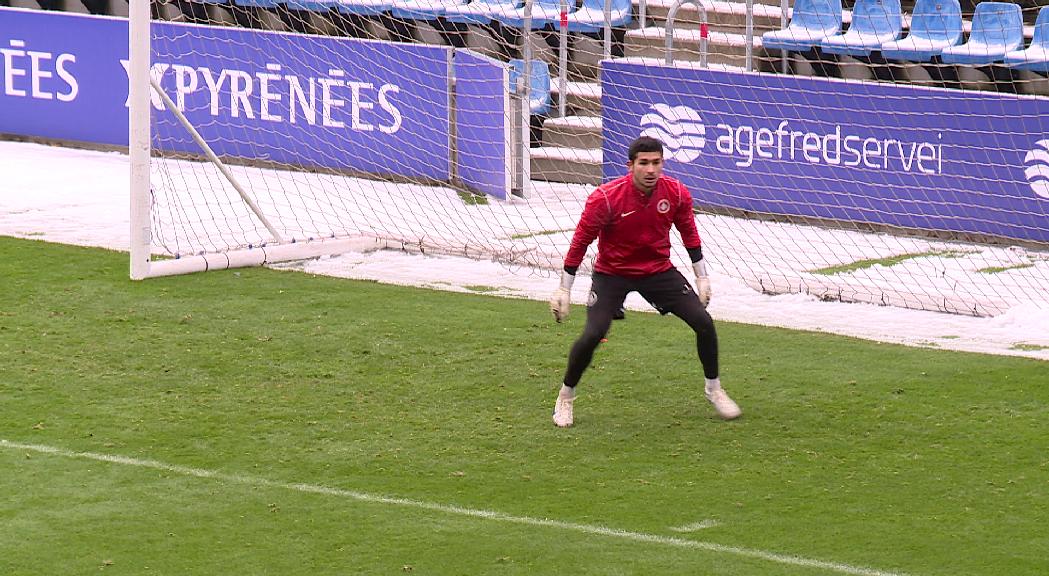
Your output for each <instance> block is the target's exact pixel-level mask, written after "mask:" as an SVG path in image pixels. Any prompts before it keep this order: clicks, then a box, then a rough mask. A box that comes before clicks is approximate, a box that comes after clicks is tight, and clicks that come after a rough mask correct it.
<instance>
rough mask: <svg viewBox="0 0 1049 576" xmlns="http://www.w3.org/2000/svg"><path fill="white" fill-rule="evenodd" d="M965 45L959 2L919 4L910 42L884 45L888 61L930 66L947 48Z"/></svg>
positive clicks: (930, 0)
mask: <svg viewBox="0 0 1049 576" xmlns="http://www.w3.org/2000/svg"><path fill="white" fill-rule="evenodd" d="M961 41H962V8H961V5H960V4H959V2H958V0H918V3H917V4H915V6H914V13H913V14H912V15H911V27H910V34H908V35H907V37H906V38H903V39H901V40H896V41H894V42H887V43H885V44H882V45H881V55H882V57H884V58H885V59H887V60H907V61H909V62H929V61H930V60H932V58H933V56H939V55H940V53H941V52H943V50H944V48H948V47H950V46H957V45H958V43H960V42H961Z"/></svg>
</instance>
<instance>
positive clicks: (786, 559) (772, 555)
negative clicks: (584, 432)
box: [0, 439, 906, 576]
mask: <svg viewBox="0 0 1049 576" xmlns="http://www.w3.org/2000/svg"><path fill="white" fill-rule="evenodd" d="M0 448H4V449H8V450H23V451H27V452H35V453H37V454H49V455H52V456H60V457H63V458H74V459H78V460H93V461H95V462H108V463H111V464H120V465H123V466H133V467H136V468H146V469H150V470H160V471H163V472H170V473H173V474H178V475H181V476H192V477H196V478H207V479H211V480H218V481H220V482H228V483H232V484H241V485H246V486H254V487H265V488H279V489H282V490H291V491H295V492H301V493H305V494H319V495H324V496H333V497H337V498H345V499H349V500H356V501H358V502H367V503H372V504H387V505H392V506H401V507H404V508H414V509H418V510H430V511H433V512H440V513H443V514H454V515H457V516H467V517H470V518H479V519H483V520H491V521H496V522H505V523H508V524H519V525H524V526H537V527H544V528H555V529H559V530H567V531H571V532H578V533H582V534H590V535H595V536H605V537H609V538H617V539H621V540H629V541H632V542H642V543H647V544H659V545H663V546H671V547H674V548H685V549H693V550H703V551H706V552H713V553H717V554H728V555H732V556H739V557H742V558H751V559H755V560H763V561H766V562H772V563H776V564H784V565H788V566H798V567H802V568H812V569H819V570H825V571H827V572H833V573H837V574H849V575H853V576H906V575H905V574H904V573H902V572H888V571H884V570H877V569H874V568H868V567H864V566H853V565H850V564H843V563H840V562H830V561H826V560H816V559H813V558H804V557H802V556H795V555H791V554H780V553H776V552H767V551H765V550H759V549H756V548H745V547H741V546H729V545H726V544H716V543H713V542H702V541H697V540H687V539H684V538H675V537H672V536H661V535H659V534H648V533H645V532H632V531H629V530H620V529H617V528H609V527H607V526H600V525H596V524H577V523H575V522H564V521H561V520H551V519H548V518H532V517H529V516H513V515H510V514H505V513H503V512H498V511H495V510H484V509H479V508H465V507H462V506H455V505H451V504H438V503H435V502H426V501H424V500H412V499H409V498H397V497H393V496H383V495H380V494H369V493H366V492H357V491H355V490H345V489H342V488H331V487H328V486H320V485H316V484H300V483H290V482H278V481H275V480H267V479H266V478H259V477H255V476H243V475H239V474H226V473H223V472H218V471H215V470H207V469H203V468H191V467H187V466H179V465H177V464H167V463H165V462H160V461H157V460H146V459H140V458H129V457H127V456H119V455H113V454H100V453H96V452H75V451H72V450H66V449H64V448H58V447H54V446H46V445H41V444H24V443H21V442H12V441H9V440H4V439H0Z"/></svg>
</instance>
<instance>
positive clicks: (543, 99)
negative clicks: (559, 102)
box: [509, 58, 553, 116]
mask: <svg viewBox="0 0 1049 576" xmlns="http://www.w3.org/2000/svg"><path fill="white" fill-rule="evenodd" d="M531 68H532V69H531V76H532V78H531V81H530V82H529V83H528V107H529V109H530V110H531V111H532V115H533V116H545V115H547V114H549V113H550V109H551V107H552V103H553V99H552V98H551V95H550V66H549V65H548V64H547V63H546V62H543V61H542V60H532V67H531ZM521 74H524V60H521V59H520V58H515V59H513V60H511V61H510V83H509V88H510V92H514V91H515V90H517V80H518V79H519V78H520V77H521Z"/></svg>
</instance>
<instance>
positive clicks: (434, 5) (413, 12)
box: [390, 0, 468, 20]
mask: <svg viewBox="0 0 1049 576" xmlns="http://www.w3.org/2000/svg"><path fill="white" fill-rule="evenodd" d="M467 2H468V0H393V8H392V9H391V10H390V15H391V16H393V17H394V18H404V19H405V20H436V19H437V18H439V17H441V16H444V12H445V11H446V10H447V9H448V8H454V7H456V6H463V5H465V4H466V3H467Z"/></svg>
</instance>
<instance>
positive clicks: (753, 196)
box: [130, 0, 1049, 315]
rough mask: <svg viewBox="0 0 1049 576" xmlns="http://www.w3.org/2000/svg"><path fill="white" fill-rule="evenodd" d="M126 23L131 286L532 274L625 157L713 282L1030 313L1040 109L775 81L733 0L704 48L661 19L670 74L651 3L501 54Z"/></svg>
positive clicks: (280, 23)
mask: <svg viewBox="0 0 1049 576" xmlns="http://www.w3.org/2000/svg"><path fill="white" fill-rule="evenodd" d="M137 4H138V3H137V2H132V30H131V46H132V57H131V64H130V66H131V68H133V69H134V68H135V67H136V65H137V66H138V69H140V70H148V72H147V73H146V76H147V80H146V84H147V85H143V83H142V82H141V76H140V77H139V79H140V81H139V82H137V83H136V81H135V75H134V72H132V74H131V77H132V89H131V97H130V105H131V108H132V116H133V118H135V117H136V115H138V116H137V117H138V118H139V119H140V120H141V119H142V118H143V117H144V118H146V119H147V121H146V122H141V121H140V122H139V123H137V124H135V123H134V121H133V124H134V126H133V132H132V133H133V135H134V134H135V127H136V126H137V128H138V129H139V137H140V138H143V140H142V141H144V142H148V145H147V146H146V147H145V149H144V150H143V149H141V148H140V149H138V152H139V156H138V161H137V162H133V163H134V164H135V165H136V166H137V167H138V170H139V171H138V172H137V174H138V175H139V176H138V177H137V179H135V180H134V181H135V186H134V188H135V190H136V198H137V199H138V200H137V204H136V205H135V206H136V207H135V208H134V209H133V226H132V233H133V245H138V246H139V249H138V251H137V252H135V251H133V276H136V277H146V276H152V275H160V274H173V273H182V272H189V271H196V270H203V269H216V268H224V267H230V266H239V265H251V264H261V263H269V262H275V261H279V260H286V259H298V258H307V257H312V256H316V255H321V254H336V253H339V252H342V251H347V250H365V249H367V250H370V249H399V250H413V251H418V252H423V253H431V254H450V255H457V256H464V257H468V258H475V259H484V260H497V261H500V262H503V263H505V264H506V265H507V266H509V267H511V269H513V270H514V271H515V272H517V273H519V274H536V275H546V276H550V275H552V274H554V273H556V270H557V269H559V268H560V265H561V260H562V258H563V256H564V253H565V251H566V250H567V247H568V243H569V241H570V239H571V235H572V231H573V229H574V226H575V223H576V221H577V219H578V217H579V214H580V212H581V210H582V206H583V203H584V201H585V199H586V196H587V195H588V194H589V193H590V192H591V191H592V190H593V188H594V186H595V185H597V184H599V183H601V182H602V181H607V180H609V179H611V178H614V177H616V176H619V175H622V174H624V173H626V167H625V164H626V162H627V159H626V156H625V153H626V147H627V145H628V144H629V142H630V141H631V140H632V139H633V138H635V137H637V136H638V135H641V134H648V135H653V136H656V137H659V138H660V139H662V140H663V141H664V143H665V145H666V148H665V156H666V159H667V164H666V172H667V174H668V175H671V176H674V177H676V178H679V179H681V180H682V181H683V182H685V184H686V185H687V186H688V187H689V188H690V190H691V191H692V193H693V196H694V198H695V200H696V218H697V224H698V226H699V229H700V234H701V236H702V237H703V240H704V246H705V250H704V252H705V254H706V255H707V257H708V259H709V262H710V265H709V267H710V269H711V270H712V272H713V273H714V274H715V275H718V276H721V278H723V279H724V280H725V281H729V280H731V281H737V282H739V283H741V284H743V285H746V286H748V287H750V288H751V289H753V290H757V291H762V292H766V293H770V294H780V293H805V294H811V295H815V296H817V297H820V298H824V299H834V300H845V301H860V302H871V303H876V304H885V305H895V306H904V307H910V308H919V309H929V310H941V311H947V312H956V313H964V314H976V315H993V314H997V313H1000V312H1002V311H1004V310H1007V309H1009V308H1011V307H1013V306H1015V305H1017V304H1020V303H1026V302H1033V303H1035V305H1038V306H1049V302H1047V300H1049V299H1047V297H1046V294H1049V249H1047V246H1049V219H1047V214H1049V192H1047V191H1046V190H1047V187H1046V184H1045V182H1046V181H1049V180H1047V178H1049V168H1046V166H1049V137H1047V136H1046V133H1047V132H1049V101H1047V100H1046V99H1045V98H1044V97H1041V96H1036V95H1025V94H1015V93H1011V94H1003V93H1000V92H998V91H990V90H986V89H985V90H978V89H964V88H963V87H958V88H942V87H936V86H929V85H928V84H929V83H928V82H924V83H909V82H906V81H903V80H901V81H899V82H884V81H882V82H876V80H877V78H876V77H875V76H874V75H872V76H871V78H870V79H868V80H858V81H857V80H850V81H842V80H841V79H835V78H830V79H828V78H813V77H809V76H802V75H796V74H783V73H782V72H781V69H780V65H781V60H779V54H778V53H775V52H772V51H765V50H762V49H761V46H760V35H761V33H762V32H763V31H767V30H770V29H773V28H776V27H778V25H779V22H780V16H779V13H778V12H777V10H778V6H763V5H761V4H759V5H758V6H757V7H756V8H754V14H755V18H754V21H753V22H752V26H754V28H753V30H754V32H753V37H755V38H757V40H756V44H755V46H753V47H752V48H753V52H752V53H751V54H746V52H745V51H743V50H742V49H741V48H740V46H741V45H740V44H739V42H742V41H744V40H745V39H746V38H747V37H748V34H747V32H746V28H745V27H744V25H743V24H742V23H741V22H742V21H741V20H740V15H739V14H740V8H741V7H743V6H745V5H746V3H745V2H736V3H729V4H733V5H734V8H731V9H730V10H729V12H730V13H731V14H732V15H733V16H732V18H734V20H732V21H731V23H730V21H729V20H728V16H724V15H720V16H719V13H717V12H709V13H707V14H706V18H707V20H708V21H709V22H710V23H711V24H712V26H711V28H710V30H712V31H711V32H710V33H709V35H708V34H707V32H702V33H700V30H701V29H702V30H707V26H706V25H705V24H704V25H701V24H700V20H702V18H701V17H700V13H699V11H697V10H695V9H694V6H692V7H691V8H689V7H688V6H686V7H683V8H681V9H680V11H678V13H677V14H678V16H677V23H678V24H677V31H676V32H675V33H674V41H675V42H678V43H683V45H682V46H679V47H678V48H675V51H674V54H675V57H676V58H678V59H679V60H678V61H676V62H675V63H674V64H671V65H666V64H665V62H664V59H663V58H662V57H658V58H657V57H655V56H654V55H656V54H661V55H665V52H658V51H656V52H653V51H652V50H656V48H662V46H658V47H655V48H654V46H655V43H654V42H653V38H656V43H659V44H660V45H661V44H662V43H663V42H664V41H665V39H666V37H665V30H664V31H663V33H662V35H660V33H659V30H661V29H663V28H662V27H665V25H666V21H667V19H668V17H669V12H670V10H671V8H672V5H673V2H651V3H648V4H647V16H646V20H645V21H644V22H640V21H638V20H637V16H638V10H637V8H638V7H637V6H634V7H633V8H632V12H629V13H630V15H631V18H632V19H631V20H630V21H629V22H627V23H624V24H622V25H621V26H619V27H618V28H616V30H615V33H614V34H610V35H609V37H610V38H611V49H609V47H608V46H607V45H606V43H605V35H604V33H603V30H602V29H601V28H600V27H599V28H598V29H597V31H594V30H593V29H586V28H573V27H572V26H571V24H570V23H571V20H568V19H566V18H560V19H558V18H555V19H554V20H553V21H552V22H551V23H549V24H544V25H543V26H545V28H543V27H539V29H537V30H535V31H533V32H531V33H529V34H525V35H523V36H522V35H521V34H520V33H516V32H515V31H514V30H513V29H512V27H511V26H509V25H506V24H503V25H502V26H500V25H498V24H496V23H495V22H494V21H492V22H487V23H485V22H480V23H479V22H478V21H474V20H470V19H469V18H465V17H463V18H460V19H459V20H461V21H457V19H456V18H452V17H450V16H449V14H451V13H450V12H447V10H448V7H449V6H453V5H459V3H455V2H449V3H443V4H441V6H442V8H441V10H445V12H442V13H443V14H444V17H443V19H440V20H439V19H437V18H433V19H427V18H423V17H420V16H419V14H423V13H424V9H425V8H427V7H429V8H433V5H434V4H435V3H434V2H411V1H408V2H398V3H392V4H391V5H390V6H388V7H384V8H382V9H379V10H374V11H371V12H369V11H368V10H366V9H363V8H360V9H357V8H350V7H349V6H350V5H351V4H353V5H358V4H360V5H363V0H362V2H361V3H357V2H327V3H326V2H308V3H279V4H266V3H264V2H263V3H258V2H252V3H244V4H242V3H232V4H224V5H217V4H190V3H183V4H179V5H176V4H165V3H161V4H158V5H157V6H158V8H157V9H156V10H155V12H156V14H153V15H152V16H153V18H154V19H153V20H152V21H151V19H150V17H149V15H145V18H144V19H143V14H141V12H142V11H143V10H144V8H142V7H141V6H137ZM462 4H466V3H462ZM555 4H556V3H555ZM566 4H567V3H566ZM775 4H777V5H778V2H777V3H775ZM599 5H600V3H590V2H579V3H572V5H571V9H570V10H569V11H581V10H583V9H584V8H586V7H587V6H590V7H591V8H593V7H594V6H599ZM607 5H608V6H610V7H614V6H615V5H616V3H612V2H609V3H607ZM136 6H137V7H136ZM176 6H179V7H180V8H177V7H176ZM187 6H191V8H187ZM398 6H399V7H400V8H398ZM405 6H407V7H408V8H405ZM720 9H721V8H718V10H720ZM136 10H138V11H139V12H140V13H139V14H138V17H137V20H136V14H135V12H136ZM398 10H400V11H398ZM555 13H556V12H555ZM718 18H723V19H722V20H718ZM762 18H764V19H762ZM187 21H189V22H187ZM136 22H137V23H138V24H137V25H136ZM561 22H566V23H568V24H569V26H568V28H567V30H566V32H565V33H564V34H563V35H562V34H561V33H560V30H561ZM143 23H145V24H143ZM719 23H720V24H719ZM693 32H694V33H695V34H700V35H701V36H702V40H703V44H702V45H703V46H704V49H705V50H706V53H705V54H703V59H705V60H707V62H706V64H705V65H700V64H699V63H698V62H696V61H694V60H699V59H700V58H699V57H698V56H697V54H698V52H697V51H696V46H697V45H699V44H698V43H697V44H692V42H696V41H697V40H699V39H700V36H696V37H693V36H694V35H695V34H693ZM719 35H720V36H719ZM708 41H709V44H708ZM526 42H527V44H526ZM521 46H526V47H527V49H526V50H522V49H521ZM136 47H137V48H138V51H137V52H136ZM143 51H144V52H143ZM136 53H138V54H143V53H145V54H148V56H149V58H148V59H147V62H142V60H141V59H140V60H138V61H136ZM527 55H532V56H533V60H530V61H529V71H528V72H527V78H528V80H527V81H525V80H521V81H520V82H518V81H517V80H516V78H517V77H518V76H522V74H521V73H522V72H523V70H522V69H521V62H520V61H519V60H517V59H519V58H521V57H522V56H527ZM608 56H611V58H606V57H608ZM693 56H695V58H694V59H693ZM744 58H746V60H745V59H744ZM515 60H517V61H516V62H515ZM602 60H603V61H602ZM136 62H137V63H136ZM839 64H841V68H842V69H844V68H845V62H844V61H840V62H839ZM850 65H853V66H855V65H857V64H856V63H851V64H850ZM860 65H866V66H868V67H870V66H874V64H869V63H868V64H862V63H861V64H860ZM747 68H750V69H752V70H755V71H758V73H755V72H747ZM562 71H563V73H562ZM808 73H810V74H811V71H809V72H808ZM901 78H902V77H901ZM1024 81H1026V80H1024ZM1030 81H1031V82H1037V80H1030ZM150 83H152V84H153V85H154V87H155V88H156V89H154V90H150V89H149V87H148V84H150ZM523 86H528V89H529V98H528V102H527V106H528V108H529V110H528V112H524V113H522V107H523V106H524V105H525V103H524V102H523V101H522V99H521V98H519V97H518V96H519V95H520V94H519V92H520V90H521V88H522V87H523ZM976 88H979V86H977V87H976ZM983 88H987V86H983ZM143 115H144V116H143ZM522 118H526V119H525V120H522ZM190 127H192V129H191V128H190ZM147 129H148V130H147ZM144 132H148V133H144ZM525 149H527V150H525ZM132 151H133V153H134V152H135V151H136V146H135V144H134V142H133V143H132ZM464 158H465V159H466V160H465V161H464ZM147 160H148V161H147ZM143 166H146V167H147V168H148V171H143V170H142V168H143ZM529 175H530V176H531V178H529ZM674 242H675V249H674V259H675V262H676V263H677V264H679V266H684V265H685V264H687V255H686V254H685V251H684V250H683V249H682V248H681V246H680V245H679V243H678V241H677V238H676V237H675V238H674ZM594 248H595V247H591V253H590V256H591V258H592V256H593V254H594ZM136 266H137V272H136V271H135V270H136ZM588 266H589V261H588V263H586V264H584V268H583V271H584V273H586V272H588Z"/></svg>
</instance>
